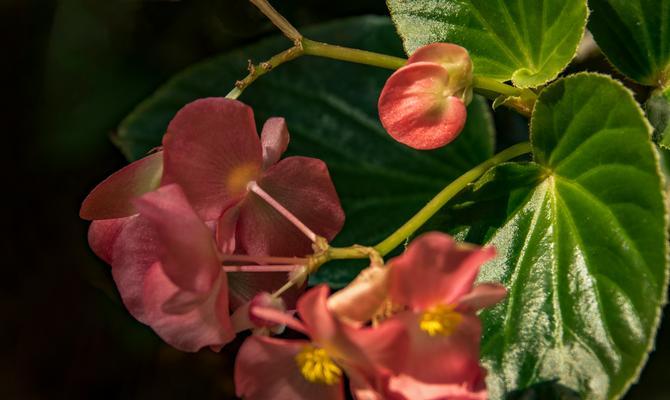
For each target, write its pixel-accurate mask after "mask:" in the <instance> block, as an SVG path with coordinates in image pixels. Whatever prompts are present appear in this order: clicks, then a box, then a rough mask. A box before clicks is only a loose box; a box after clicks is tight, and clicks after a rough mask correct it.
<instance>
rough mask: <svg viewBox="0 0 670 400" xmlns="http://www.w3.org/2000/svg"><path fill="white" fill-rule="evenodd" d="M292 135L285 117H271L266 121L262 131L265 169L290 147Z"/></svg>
mask: <svg viewBox="0 0 670 400" xmlns="http://www.w3.org/2000/svg"><path fill="white" fill-rule="evenodd" d="M289 140H290V136H289V133H288V127H287V126H286V120H284V118H278V117H274V118H270V119H268V120H267V121H265V124H264V125H263V130H262V131H261V144H262V146H263V169H268V168H270V167H271V166H272V165H274V164H275V163H276V162H277V161H279V158H280V157H281V155H282V154H284V152H285V151H286V148H287V147H288V142H289Z"/></svg>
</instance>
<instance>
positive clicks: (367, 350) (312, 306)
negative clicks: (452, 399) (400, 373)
mask: <svg viewBox="0 0 670 400" xmlns="http://www.w3.org/2000/svg"><path fill="white" fill-rule="evenodd" d="M328 292H329V290H328V287H327V286H326V285H320V286H317V287H315V288H313V289H311V290H309V291H307V292H306V293H305V294H304V295H302V297H301V298H300V299H299V300H298V306H297V309H298V313H299V314H300V318H302V320H303V322H304V324H305V327H306V328H307V331H308V332H309V336H310V337H311V338H312V340H313V341H314V342H315V343H318V344H319V345H320V346H321V347H323V348H324V349H326V351H328V353H329V354H331V355H332V356H333V357H336V358H337V359H339V360H341V361H342V362H343V363H344V364H346V365H347V366H350V367H353V368H357V369H360V370H362V371H365V372H366V373H371V374H374V373H376V372H378V371H380V370H384V369H385V370H390V371H396V370H398V369H399V368H400V366H402V365H403V363H404V360H405V358H406V357H407V347H408V337H407V334H406V331H405V326H404V324H403V323H402V322H401V321H395V320H388V321H384V322H383V323H382V324H380V325H378V326H377V327H374V328H360V327H356V326H353V325H350V324H347V323H344V322H342V321H340V320H339V319H337V318H336V317H335V315H334V314H333V313H332V312H331V311H330V310H328V308H327V306H326V302H327V297H328Z"/></svg>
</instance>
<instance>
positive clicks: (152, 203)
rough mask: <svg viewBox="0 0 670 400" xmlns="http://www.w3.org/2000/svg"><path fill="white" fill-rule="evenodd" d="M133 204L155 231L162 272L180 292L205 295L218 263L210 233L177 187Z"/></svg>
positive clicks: (218, 269) (218, 271) (148, 196)
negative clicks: (182, 290)
mask: <svg viewBox="0 0 670 400" xmlns="http://www.w3.org/2000/svg"><path fill="white" fill-rule="evenodd" d="M135 203H136V207H137V209H138V210H139V211H140V213H141V215H142V217H144V218H146V219H147V220H148V221H149V222H150V223H151V224H152V225H153V226H154V228H155V232H156V234H157V235H158V240H159V241H160V244H161V252H160V255H159V258H160V260H161V263H162V265H163V269H164V270H165V273H166V274H167V275H168V276H169V277H170V279H171V280H172V281H173V282H174V283H175V284H176V285H178V286H179V287H181V288H182V289H185V290H188V291H192V292H198V293H205V292H208V291H209V290H210V288H211V287H212V285H213V283H214V281H215V280H216V279H217V278H218V276H219V274H220V273H221V263H220V261H219V258H218V255H217V252H216V245H215V243H214V238H213V235H212V232H211V230H210V229H209V228H208V227H207V226H206V225H205V223H204V222H203V221H202V220H201V219H200V217H198V215H197V214H196V213H195V211H194V210H193V208H191V206H190V204H189V203H188V200H187V199H186V196H185V195H184V192H183V191H182V190H181V188H180V187H179V186H178V185H174V184H172V185H167V186H163V187H161V188H159V189H158V190H155V191H153V192H150V193H147V194H145V195H144V196H142V197H141V198H139V199H137V200H135ZM226 291H227V290H226Z"/></svg>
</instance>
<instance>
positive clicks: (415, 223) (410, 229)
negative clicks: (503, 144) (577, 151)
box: [374, 142, 531, 255]
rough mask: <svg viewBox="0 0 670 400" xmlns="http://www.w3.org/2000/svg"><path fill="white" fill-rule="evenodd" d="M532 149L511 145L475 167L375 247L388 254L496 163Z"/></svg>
mask: <svg viewBox="0 0 670 400" xmlns="http://www.w3.org/2000/svg"><path fill="white" fill-rule="evenodd" d="M530 151H531V146H530V143H529V142H523V143H519V144H516V145H514V146H511V147H509V148H507V149H505V150H503V151H501V152H500V153H498V154H496V155H495V156H493V157H492V158H490V159H488V160H486V161H484V162H483V163H481V164H479V165H478V166H476V167H474V168H473V169H471V170H470V171H468V172H466V173H465V174H463V175H461V176H460V177H459V178H458V179H456V180H455V181H453V182H452V183H450V184H449V185H447V187H445V188H444V189H442V191H441V192H440V193H438V194H437V195H436V196H435V197H434V198H433V199H432V200H431V201H430V202H428V204H426V205H425V206H424V207H423V208H422V209H421V210H420V211H419V212H418V213H416V215H414V216H413V217H412V218H411V219H410V220H409V221H407V222H405V224H404V225H403V226H401V227H400V228H398V230H396V231H395V232H393V233H392V234H391V236H389V237H387V238H386V239H384V240H383V241H382V242H381V243H379V244H377V245H376V246H375V247H374V248H375V249H376V250H377V251H378V252H379V253H380V254H381V255H386V254H388V253H389V252H391V250H393V249H395V248H396V247H397V246H398V245H400V244H401V243H403V242H404V241H405V239H407V238H408V237H410V236H411V235H412V234H413V233H414V232H416V231H417V230H418V229H419V228H420V227H421V226H422V225H423V224H425V223H426V221H428V220H429V219H430V218H431V217H432V216H433V215H435V213H437V212H438V211H439V210H440V208H442V206H444V205H445V204H446V203H447V202H448V201H449V200H451V199H452V198H453V197H454V196H455V195H457V194H458V193H459V192H460V191H461V190H463V189H464V188H465V187H466V186H467V185H468V184H470V183H472V182H474V181H475V180H476V179H477V178H479V177H480V176H482V175H483V174H484V173H485V172H486V171H487V170H488V169H489V168H491V167H493V166H494V165H496V164H499V163H501V162H505V161H508V160H511V159H513V158H516V157H518V156H520V155H522V154H526V153H529V152H530Z"/></svg>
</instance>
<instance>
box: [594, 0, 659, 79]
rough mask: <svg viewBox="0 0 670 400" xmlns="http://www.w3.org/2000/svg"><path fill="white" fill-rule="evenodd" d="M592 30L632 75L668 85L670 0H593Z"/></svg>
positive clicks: (620, 66)
mask: <svg viewBox="0 0 670 400" xmlns="http://www.w3.org/2000/svg"><path fill="white" fill-rule="evenodd" d="M589 6H590V7H591V10H592V11H593V13H592V14H591V18H590V22H589V29H590V30H591V32H592V33H593V37H594V38H595V40H596V42H598V45H599V46H600V48H601V49H602V51H603V52H604V53H605V55H606V56H607V58H608V59H609V60H610V61H611V62H612V64H614V66H615V67H616V68H617V69H619V70H620V71H621V72H622V73H623V74H625V75H626V76H628V77H629V78H631V79H633V80H636V81H638V82H639V83H642V84H644V85H649V86H665V85H666V84H667V82H668V79H669V78H670V77H669V76H668V74H669V73H670V70H669V67H670V0H589Z"/></svg>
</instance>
